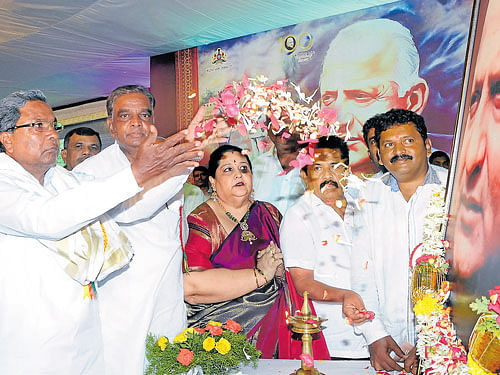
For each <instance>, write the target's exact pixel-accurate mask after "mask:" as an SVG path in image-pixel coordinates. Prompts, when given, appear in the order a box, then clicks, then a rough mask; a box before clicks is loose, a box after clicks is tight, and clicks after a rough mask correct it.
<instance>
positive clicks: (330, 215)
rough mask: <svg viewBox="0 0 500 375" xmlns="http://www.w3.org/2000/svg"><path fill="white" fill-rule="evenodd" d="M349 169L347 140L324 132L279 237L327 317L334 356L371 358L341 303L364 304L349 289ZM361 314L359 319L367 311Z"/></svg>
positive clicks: (297, 279)
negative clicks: (304, 185)
mask: <svg viewBox="0 0 500 375" xmlns="http://www.w3.org/2000/svg"><path fill="white" fill-rule="evenodd" d="M349 173H350V170H349V150H348V148H347V144H346V143H345V142H344V141H342V140H341V139H340V138H338V137H335V136H331V137H329V138H326V137H323V138H320V139H319V142H318V143H317V144H316V145H315V158H314V163H313V165H310V166H306V167H304V169H303V170H302V171H301V175H302V178H303V180H304V182H305V184H306V185H307V189H308V190H309V191H308V193H306V194H304V195H302V196H301V197H300V198H299V199H298V201H297V203H296V204H294V205H293V206H292V207H290V208H289V209H288V211H287V213H286V214H285V217H284V219H283V223H282V225H281V228H280V239H281V248H282V250H283V254H284V257H285V264H286V265H287V267H288V269H289V271H290V275H291V276H292V279H293V283H294V285H295V287H296V289H297V292H298V293H299V294H301V295H302V293H303V292H304V291H306V290H307V291H308V292H309V298H310V299H311V300H312V301H313V305H314V308H315V309H316V313H317V314H318V316H321V317H322V318H327V319H328V322H327V323H326V325H327V327H328V329H326V330H325V331H323V334H324V336H325V340H326V344H327V346H328V351H329V352H330V356H331V357H336V358H367V357H368V351H367V349H366V344H365V342H364V340H363V338H362V337H361V335H355V334H354V331H353V329H352V326H350V325H349V324H348V323H346V321H345V320H344V318H343V315H342V305H344V308H346V309H355V310H357V311H356V312H359V311H363V310H364V305H363V301H362V300H361V298H360V297H359V296H358V295H357V294H356V293H354V292H352V291H351V290H350V289H351V280H350V278H351V272H350V268H351V265H350V257H351V250H352V248H351V235H352V233H351V229H352V226H353V221H352V220H353V215H354V211H355V210H356V205H355V203H354V199H353V198H352V197H351V196H350V195H349V186H348V184H347V176H348V175H349ZM345 188H347V194H344V189H345ZM359 315H360V321H361V320H362V318H363V316H364V314H359Z"/></svg>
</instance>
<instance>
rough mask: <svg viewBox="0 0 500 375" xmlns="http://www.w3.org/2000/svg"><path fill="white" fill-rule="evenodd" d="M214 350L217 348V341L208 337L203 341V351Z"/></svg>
mask: <svg viewBox="0 0 500 375" xmlns="http://www.w3.org/2000/svg"><path fill="white" fill-rule="evenodd" d="M213 348H215V339H214V338H213V337H207V338H206V339H205V340H204V341H203V349H205V351H207V352H209V351H210V350H212V349H213Z"/></svg>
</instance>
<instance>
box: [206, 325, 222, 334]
mask: <svg viewBox="0 0 500 375" xmlns="http://www.w3.org/2000/svg"><path fill="white" fill-rule="evenodd" d="M207 330H208V332H210V334H211V335H212V336H220V335H222V328H221V327H219V326H213V325H211V324H208V325H207Z"/></svg>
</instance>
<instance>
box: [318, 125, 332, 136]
mask: <svg viewBox="0 0 500 375" xmlns="http://www.w3.org/2000/svg"><path fill="white" fill-rule="evenodd" d="M329 130H330V129H329V128H328V126H325V125H320V126H319V128H318V135H323V136H327V135H328V133H329Z"/></svg>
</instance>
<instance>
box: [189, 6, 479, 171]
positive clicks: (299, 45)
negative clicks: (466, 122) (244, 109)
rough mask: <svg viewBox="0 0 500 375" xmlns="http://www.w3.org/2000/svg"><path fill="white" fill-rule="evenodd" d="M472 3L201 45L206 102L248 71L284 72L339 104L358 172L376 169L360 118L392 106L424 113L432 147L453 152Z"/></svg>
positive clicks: (390, 10)
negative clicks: (370, 158) (370, 156)
mask: <svg viewBox="0 0 500 375" xmlns="http://www.w3.org/2000/svg"><path fill="white" fill-rule="evenodd" d="M471 9H472V2H471V1H469V0H456V1H451V0H449V1H447V0H406V1H399V2H395V3H392V4H388V5H383V6H378V7H373V8H369V9H367V10H363V11H356V12H351V13H347V14H342V15H339V16H333V17H328V18H323V19H319V20H315V21H312V22H306V23H302V24H298V25H294V26H289V27H284V28H280V29H274V30H270V31H267V32H263V33H259V34H253V35H249V36H245V37H241V38H237V39H232V40H226V41H222V42H219V43H214V44H210V45H206V46H201V47H198V74H199V100H200V104H201V103H205V102H206V101H207V100H208V98H209V97H210V96H213V95H216V94H217V92H218V91H220V90H221V89H222V88H223V87H224V86H225V85H226V84H228V83H230V82H232V81H240V80H241V78H242V76H243V74H245V73H246V74H247V75H248V76H249V77H255V76H256V75H264V76H266V77H268V78H269V80H270V82H274V81H276V80H279V79H285V78H286V79H288V80H289V81H291V82H293V83H294V84H296V85H299V86H300V89H301V90H302V92H304V93H305V94H306V96H310V95H312V96H313V98H314V101H317V100H321V104H322V106H323V107H332V108H335V109H337V111H338V117H339V121H340V122H341V124H343V125H344V126H346V127H348V129H349V131H350V133H351V134H352V138H351V139H350V141H349V148H350V151H351V156H350V159H351V166H352V167H353V169H354V170H355V171H363V172H371V171H374V170H373V167H374V166H373V165H372V164H371V162H370V160H369V159H368V155H367V148H366V146H365V145H364V142H363V140H362V132H361V129H362V126H363V124H364V122H365V121H366V120H367V119H368V118H370V117H371V116H373V115H375V114H377V113H381V112H385V111H386V110H388V109H390V108H394V107H398V108H407V109H411V110H414V111H415V112H417V113H421V114H422V115H423V116H424V118H425V120H426V123H427V126H428V128H429V132H430V138H431V140H432V143H433V147H434V148H436V149H441V150H444V151H446V152H447V153H449V152H450V150H451V145H452V139H453V129H454V126H455V119H456V116H457V110H458V102H459V99H460V92H461V86H462V75H463V68H464V57H465V51H466V44H467V37H468V32H469V23H470V17H471ZM263 11H264V12H265V9H263ZM283 11H284V12H286V9H283Z"/></svg>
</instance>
